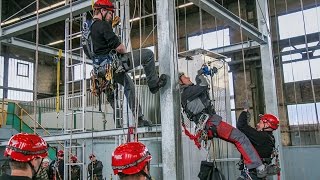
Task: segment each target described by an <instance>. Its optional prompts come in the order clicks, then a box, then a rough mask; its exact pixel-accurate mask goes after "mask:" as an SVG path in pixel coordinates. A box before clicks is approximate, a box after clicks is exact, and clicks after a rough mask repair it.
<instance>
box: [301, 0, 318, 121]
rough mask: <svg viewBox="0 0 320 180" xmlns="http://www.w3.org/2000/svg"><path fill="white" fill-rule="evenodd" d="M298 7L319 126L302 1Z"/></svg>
mask: <svg viewBox="0 0 320 180" xmlns="http://www.w3.org/2000/svg"><path fill="white" fill-rule="evenodd" d="M300 5H301V12H302V19H303V30H304V41H305V44H306V52H307V53H306V54H307V58H308V65H309V73H310V83H311V90H312V98H313V103H314V108H315V113H316V120H317V124H318V125H319V117H318V110H317V101H316V96H315V92H314V84H313V76H312V69H311V63H310V55H309V45H308V40H307V30H306V23H305V15H304V7H303V2H302V0H300Z"/></svg>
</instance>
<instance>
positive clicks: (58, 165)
mask: <svg viewBox="0 0 320 180" xmlns="http://www.w3.org/2000/svg"><path fill="white" fill-rule="evenodd" d="M56 169H58V171H59V174H60V177H61V179H63V176H64V161H63V160H59V161H58V162H57V160H53V161H52V162H51V163H50V165H49V174H48V175H49V179H53V177H54V176H56V177H57V179H59V176H58V174H56V173H55V171H56Z"/></svg>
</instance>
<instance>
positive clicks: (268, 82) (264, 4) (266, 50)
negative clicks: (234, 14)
mask: <svg viewBox="0 0 320 180" xmlns="http://www.w3.org/2000/svg"><path fill="white" fill-rule="evenodd" d="M257 3H258V4H259V7H257V18H258V27H259V30H260V31H262V32H267V31H268V29H270V24H269V22H270V21H269V11H268V1H265V0H257ZM267 38H268V41H267V42H268V43H267V44H262V45H261V46H260V51H261V65H262V74H263V78H262V79H263V87H264V99H265V110H266V113H271V114H274V115H276V116H279V112H278V100H277V92H276V91H277V89H276V81H275V75H274V64H273V53H272V42H271V37H270V34H268V36H267ZM280 132H281V131H280V126H279V128H278V129H277V130H276V131H275V132H274V136H275V139H276V145H275V147H278V150H279V153H280V166H281V169H284V163H283V162H284V160H283V151H282V139H281V133H280ZM273 179H274V180H276V179H277V178H276V176H274V178H273ZM280 179H286V178H285V171H282V172H281V177H280Z"/></svg>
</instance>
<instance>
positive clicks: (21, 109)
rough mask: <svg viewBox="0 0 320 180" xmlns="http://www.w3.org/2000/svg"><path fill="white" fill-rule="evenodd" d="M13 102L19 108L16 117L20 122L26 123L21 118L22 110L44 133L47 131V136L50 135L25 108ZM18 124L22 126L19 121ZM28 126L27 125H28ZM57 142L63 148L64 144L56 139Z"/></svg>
mask: <svg viewBox="0 0 320 180" xmlns="http://www.w3.org/2000/svg"><path fill="white" fill-rule="evenodd" d="M14 103H15V105H17V106H18V107H19V108H20V116H18V117H19V119H20V121H21V122H24V123H25V124H27V123H26V122H25V121H23V119H22V114H23V112H25V114H26V115H27V116H28V117H29V118H30V119H31V120H32V121H33V122H35V123H36V124H37V125H38V126H40V127H41V128H42V130H43V131H44V132H45V133H47V134H48V135H49V136H51V133H50V132H49V131H48V130H46V129H45V128H44V127H43V126H42V125H41V124H40V123H38V121H36V120H35V119H34V118H33V117H32V116H31V115H30V114H29V113H28V112H27V111H26V110H24V109H23V108H22V107H21V106H20V105H19V104H18V103H16V102H14ZM27 125H28V124H27ZM20 126H22V123H20ZM28 126H29V125H28ZM29 127H30V126H29ZM33 131H34V130H33ZM34 133H35V134H37V132H35V131H34ZM57 143H58V144H59V145H60V146H61V147H62V148H64V146H63V145H62V144H61V143H60V141H57Z"/></svg>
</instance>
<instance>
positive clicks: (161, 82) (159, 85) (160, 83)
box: [149, 74, 167, 94]
mask: <svg viewBox="0 0 320 180" xmlns="http://www.w3.org/2000/svg"><path fill="white" fill-rule="evenodd" d="M166 83H167V76H166V75H165V74H161V76H160V77H159V80H158V82H157V86H155V87H149V89H150V92H151V93H152V94H155V93H157V92H158V91H159V89H160V88H162V87H163V86H165V85H166Z"/></svg>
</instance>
